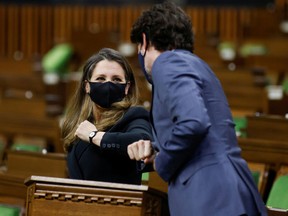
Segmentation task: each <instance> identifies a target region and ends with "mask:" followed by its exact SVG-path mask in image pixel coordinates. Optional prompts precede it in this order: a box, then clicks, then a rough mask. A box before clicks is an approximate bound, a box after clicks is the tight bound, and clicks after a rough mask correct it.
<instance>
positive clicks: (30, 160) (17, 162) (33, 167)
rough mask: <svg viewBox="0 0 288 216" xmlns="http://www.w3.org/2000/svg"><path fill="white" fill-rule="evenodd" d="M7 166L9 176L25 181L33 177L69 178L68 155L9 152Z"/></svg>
mask: <svg viewBox="0 0 288 216" xmlns="http://www.w3.org/2000/svg"><path fill="white" fill-rule="evenodd" d="M6 164H7V174H9V175H13V176H19V177H22V178H23V179H26V178H28V177H30V176H31V175H44V176H51V177H62V178H65V177H68V175H67V169H66V154H61V153H47V154H41V153H34V152H25V151H8V152H7V162H6Z"/></svg>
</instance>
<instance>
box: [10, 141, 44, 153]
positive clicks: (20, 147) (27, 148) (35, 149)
mask: <svg viewBox="0 0 288 216" xmlns="http://www.w3.org/2000/svg"><path fill="white" fill-rule="evenodd" d="M11 149H12V150H18V151H30V152H42V150H43V148H42V147H41V146H37V145H29V144H27V143H14V144H13V145H12V147H11Z"/></svg>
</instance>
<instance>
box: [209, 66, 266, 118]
mask: <svg viewBox="0 0 288 216" xmlns="http://www.w3.org/2000/svg"><path fill="white" fill-rule="evenodd" d="M214 71H215V74H216V76H217V77H218V78H219V80H220V82H221V84H222V87H223V89H224V92H225V94H226V96H227V99H228V102H229V105H230V108H231V109H232V112H233V111H237V112H240V111H242V112H243V113H247V114H249V113H250V114H253V113H255V112H267V103H268V98H267V96H266V90H265V88H264V86H258V85H257V83H256V78H255V77H254V76H253V74H252V72H251V71H250V70H235V71H228V70H227V69H223V68H222V69H219V68H214Z"/></svg>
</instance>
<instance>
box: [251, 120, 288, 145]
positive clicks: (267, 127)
mask: <svg viewBox="0 0 288 216" xmlns="http://www.w3.org/2000/svg"><path fill="white" fill-rule="evenodd" d="M246 118H247V128H246V132H247V137H249V138H254V139H263V140H272V141H274V140H275V141H283V142H288V133H287V131H288V119H286V118H284V117H283V116H278V115H260V116H255V115H250V116H246Z"/></svg>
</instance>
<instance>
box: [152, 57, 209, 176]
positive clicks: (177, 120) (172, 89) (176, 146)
mask: <svg viewBox="0 0 288 216" xmlns="http://www.w3.org/2000/svg"><path fill="white" fill-rule="evenodd" d="M191 60H192V59H191ZM200 68H201V67H200V66H199V65H197V64H195V63H193V62H192V61H191V62H186V61H184V60H183V59H182V58H179V57H178V58H177V57H175V56H174V55H173V54H171V55H168V56H166V57H165V58H161V59H160V60H159V61H158V62H157V65H156V66H155V68H153V70H154V71H153V83H154V91H155V92H154V94H157V95H156V97H157V98H158V99H159V100H160V102H161V103H162V104H163V106H164V107H165V109H166V110H167V111H168V114H169V116H167V118H170V119H169V120H168V121H170V122H171V124H172V130H171V131H169V132H167V131H165V128H160V129H159V128H156V131H157V134H161V133H166V135H165V136H166V137H167V138H166V137H165V139H161V141H163V140H165V142H164V143H159V144H158V146H161V149H160V152H159V153H158V155H157V157H156V159H155V165H156V171H157V172H158V173H159V175H160V176H161V177H162V178H163V179H164V180H165V181H169V180H170V179H171V178H172V177H173V175H175V174H176V173H177V171H178V170H180V169H181V166H183V165H184V164H185V162H187V161H188V160H189V159H190V158H191V157H192V155H193V153H194V152H195V149H196V148H197V147H198V145H199V143H200V140H201V139H202V138H203V137H204V135H205V134H206V133H207V131H208V129H209V127H210V125H211V124H210V120H209V117H208V114H207V110H206V107H205V104H204V100H203V98H202V95H203V92H202V89H203V88H202V87H203V83H202V81H201V79H200V77H199V76H198V73H196V72H195V71H197V70H200ZM199 73H201V71H200V72H199ZM158 112H161V110H159V111H158ZM156 124H157V123H156ZM155 141H156V142H157V140H156V139H155Z"/></svg>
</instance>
